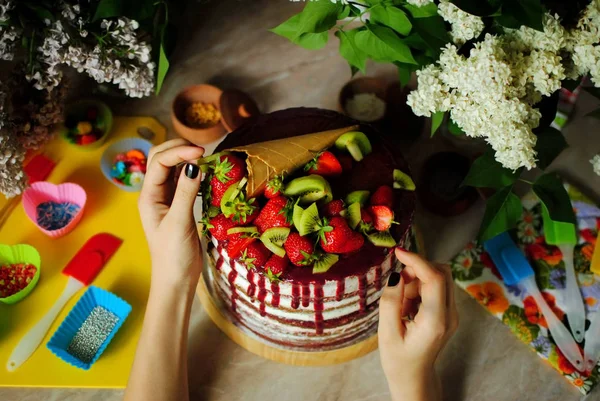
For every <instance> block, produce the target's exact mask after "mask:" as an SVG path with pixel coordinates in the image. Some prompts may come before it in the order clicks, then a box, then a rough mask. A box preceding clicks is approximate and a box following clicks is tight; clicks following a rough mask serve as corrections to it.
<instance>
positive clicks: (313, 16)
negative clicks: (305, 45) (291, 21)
mask: <svg viewBox="0 0 600 401" xmlns="http://www.w3.org/2000/svg"><path fill="white" fill-rule="evenodd" d="M341 9H342V5H341V3H339V2H335V3H333V2H331V1H330V0H312V1H308V2H306V6H304V9H303V10H302V12H301V13H300V14H299V15H300V19H299V21H298V31H297V36H300V35H302V34H303V33H321V32H326V31H328V30H330V29H331V28H333V26H334V25H335V24H336V22H337V16H338V14H339V13H340V11H341Z"/></svg>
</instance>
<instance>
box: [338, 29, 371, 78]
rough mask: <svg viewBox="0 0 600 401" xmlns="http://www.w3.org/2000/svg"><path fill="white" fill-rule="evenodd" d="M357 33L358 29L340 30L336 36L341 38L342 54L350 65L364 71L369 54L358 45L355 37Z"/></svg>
mask: <svg viewBox="0 0 600 401" xmlns="http://www.w3.org/2000/svg"><path fill="white" fill-rule="evenodd" d="M357 33H358V30H356V29H352V30H350V31H342V30H339V31H337V32H336V33H335V36H337V37H338V39H339V40H340V54H341V55H342V57H344V58H345V59H346V61H347V62H348V64H350V66H352V67H355V68H357V69H359V70H360V71H362V72H363V73H364V72H365V66H366V62H367V55H366V53H365V52H363V51H362V50H360V49H359V48H358V46H356V43H355V37H356V34H357Z"/></svg>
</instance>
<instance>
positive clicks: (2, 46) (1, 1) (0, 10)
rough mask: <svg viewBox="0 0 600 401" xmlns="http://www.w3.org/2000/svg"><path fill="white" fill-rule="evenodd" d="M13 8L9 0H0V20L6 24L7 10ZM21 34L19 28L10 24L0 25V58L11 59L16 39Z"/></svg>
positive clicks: (8, 17) (8, 18) (7, 18)
mask: <svg viewBox="0 0 600 401" xmlns="http://www.w3.org/2000/svg"><path fill="white" fill-rule="evenodd" d="M13 8H14V4H13V2H12V1H9V0H0V22H1V23H3V24H6V23H8V22H9V20H10V16H9V15H8V12H9V11H10V10H12V9H13ZM20 36H21V29H20V28H17V27H14V26H12V25H1V26H0V60H12V59H13V57H14V48H15V43H16V41H17V39H18V38H19V37H20Z"/></svg>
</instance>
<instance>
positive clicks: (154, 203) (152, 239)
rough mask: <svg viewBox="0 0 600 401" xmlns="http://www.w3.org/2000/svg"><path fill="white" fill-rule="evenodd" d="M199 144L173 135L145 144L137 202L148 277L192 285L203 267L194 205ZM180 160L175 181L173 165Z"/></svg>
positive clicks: (201, 153)
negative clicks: (149, 271)
mask: <svg viewBox="0 0 600 401" xmlns="http://www.w3.org/2000/svg"><path fill="white" fill-rule="evenodd" d="M203 154H204V149H203V148H200V147H197V146H195V145H193V144H191V143H190V142H188V141H186V140H184V139H174V140H171V141H168V142H165V143H163V144H160V145H158V146H155V147H154V148H152V149H151V150H150V154H149V155H148V167H147V172H146V177H145V179H144V185H143V187H142V192H141V194H140V198H139V201H138V208H139V211H140V216H141V219H142V225H143V227H144V232H145V233H146V238H147V240H148V246H149V248H150V255H151V257H152V283H156V284H159V285H160V286H166V285H168V284H175V285H181V284H184V285H190V286H191V287H195V285H196V283H197V282H198V278H199V277H200V273H201V271H202V254H201V249H200V241H199V238H198V231H197V229H196V223H195V221H194V215H193V207H194V202H195V200H196V195H197V193H198V190H199V188H200V180H201V174H200V169H199V167H198V166H197V165H196V160H198V159H199V158H200V157H202V155H203ZM184 162H189V163H187V164H185V165H184V167H183V169H182V170H181V174H180V176H179V179H178V182H177V186H175V180H174V179H173V174H175V170H176V169H175V167H176V166H177V165H179V164H180V163H184Z"/></svg>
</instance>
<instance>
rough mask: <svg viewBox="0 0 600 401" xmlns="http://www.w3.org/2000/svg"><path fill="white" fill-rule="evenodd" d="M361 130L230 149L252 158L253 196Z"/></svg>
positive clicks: (250, 183)
mask: <svg viewBox="0 0 600 401" xmlns="http://www.w3.org/2000/svg"><path fill="white" fill-rule="evenodd" d="M357 129H358V125H353V126H350V127H345V128H339V129H335V130H331V131H323V132H316V133H313V134H306V135H300V136H295V137H292V138H284V139H277V140H274V141H267V142H260V143H253V144H250V145H246V146H239V147H235V148H231V149H227V150H228V151H230V152H243V153H246V155H247V156H248V157H247V159H246V164H247V166H248V184H247V186H246V191H247V194H248V197H253V196H257V195H259V194H260V193H262V191H264V189H265V187H266V185H267V182H268V181H269V180H270V179H271V178H273V177H275V176H276V175H286V174H290V173H292V172H293V171H295V170H296V169H298V168H300V167H302V166H304V165H305V164H306V163H308V162H309V161H311V160H312V159H313V158H314V157H315V155H316V154H317V153H319V152H321V151H323V150H325V149H327V148H329V147H331V146H332V145H333V144H334V143H335V141H336V140H337V139H338V138H339V137H340V136H342V135H343V134H345V133H346V132H350V131H355V130H357Z"/></svg>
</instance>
